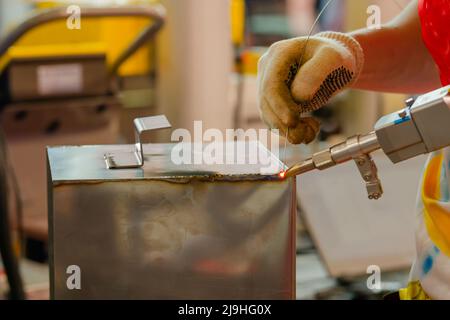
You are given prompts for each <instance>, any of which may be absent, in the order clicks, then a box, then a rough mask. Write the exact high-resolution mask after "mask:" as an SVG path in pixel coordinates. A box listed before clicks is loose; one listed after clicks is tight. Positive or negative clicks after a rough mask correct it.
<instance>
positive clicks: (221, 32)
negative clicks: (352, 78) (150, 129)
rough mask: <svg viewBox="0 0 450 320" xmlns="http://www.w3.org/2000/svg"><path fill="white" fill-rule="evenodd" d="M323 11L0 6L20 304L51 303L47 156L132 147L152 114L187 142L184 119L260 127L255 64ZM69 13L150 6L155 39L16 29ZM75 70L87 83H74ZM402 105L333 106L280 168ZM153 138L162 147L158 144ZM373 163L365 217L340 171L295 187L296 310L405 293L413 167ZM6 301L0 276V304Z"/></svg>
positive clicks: (393, 2)
mask: <svg viewBox="0 0 450 320" xmlns="http://www.w3.org/2000/svg"><path fill="white" fill-rule="evenodd" d="M326 3H327V1H324V0H161V1H157V0H151V1H150V0H149V1H126V0H117V1H108V0H104V1H100V0H92V1H89V0H85V1H75V0H72V1H67V2H66V1H25V0H18V1H7V0H0V49H1V50H0V90H1V91H0V126H1V131H2V139H1V140H2V141H3V143H2V146H1V147H2V149H1V150H0V152H1V153H2V155H3V156H4V162H3V164H4V165H3V168H1V169H2V170H3V171H4V172H5V173H4V175H5V179H6V187H5V189H4V190H7V191H8V193H7V197H6V198H7V199H8V212H9V217H10V219H9V220H10V226H11V228H10V229H12V231H13V232H12V235H13V247H14V255H15V256H17V257H20V265H21V274H22V276H23V279H24V283H25V289H26V294H27V296H28V297H29V298H44V299H45V298H48V265H47V263H48V260H47V259H48V252H47V243H48V227H47V204H46V203H47V195H46V178H47V177H46V164H45V153H44V147H45V146H47V145H83V144H110V143H133V142H134V132H133V126H132V119H134V118H136V117H139V116H148V115H156V114H162V113H163V114H165V115H166V116H167V117H168V119H169V120H170V122H171V123H172V125H173V127H174V128H187V129H190V128H192V125H193V121H194V120H202V121H203V126H204V129H206V128H219V129H222V130H224V129H227V128H244V129H248V128H263V127H264V124H263V123H262V122H261V120H260V117H259V113H258V108H257V96H256V73H257V62H258V59H259V57H260V56H261V55H262V54H263V53H264V51H265V50H266V49H267V47H268V46H270V45H271V44H272V43H273V42H275V41H278V40H282V39H286V38H290V37H296V36H304V35H307V34H308V33H309V32H310V30H311V27H312V25H313V23H314V21H315V19H316V18H317V14H318V13H319V12H320V11H321V9H322V8H323V7H324V6H325V5H326ZM408 3H409V0H383V1H381V0H378V1H375V0H335V1H333V2H332V3H331V4H330V5H329V7H328V8H327V10H325V12H324V14H323V15H322V16H321V17H320V19H319V22H318V24H317V25H316V26H315V28H314V30H313V33H316V32H319V31H322V30H334V31H341V32H346V31H351V30H354V29H358V28H363V27H365V26H366V24H367V19H368V17H369V13H368V12H367V8H368V7H369V6H370V5H377V6H379V7H380V9H381V19H382V22H386V21H389V20H390V19H392V18H393V17H395V16H396V15H398V14H399V13H400V12H401V11H402V9H403V8H404V7H405V6H406V5H407V4H408ZM73 4H79V5H83V6H85V5H88V6H99V7H107V6H112V5H127V4H142V5H149V6H151V5H154V4H161V5H162V6H164V7H165V8H166V11H167V13H166V14H167V17H166V19H165V23H164V26H163V27H162V28H161V29H158V30H151V31H150V32H147V33H146V30H147V28H148V26H149V25H151V24H154V23H155V21H156V20H157V18H155V17H145V16H136V15H134V16H124V17H97V18H94V17H85V18H84V17H81V24H80V29H77V28H75V29H70V28H67V26H66V21H65V20H57V21H40V22H39V23H35V24H30V23H27V21H28V22H29V21H33V20H31V19H32V16H33V15H36V14H37V13H39V12H42V11H43V10H47V9H49V8H55V7H62V8H67V6H68V5H73ZM18 30H19V31H20V32H18ZM24 30H26V32H25V31H24ZM139 36H142V37H141V39H140V40H141V41H139ZM136 37H138V41H137V42H136V43H135V42H134V41H135V39H136ZM133 44H136V46H135V47H133ZM124 57H126V59H125V60H124V59H123V58H124ZM43 61H44V62H45V63H46V64H47V65H58V64H61V63H62V62H64V63H67V64H68V65H69V67H67V68H65V69H62V70H55V69H54V68H53V69H48V70H45V69H42V68H40V65H42V63H43ZM79 64H81V65H82V67H83V68H85V69H84V70H88V72H87V73H84V74H83V76H82V77H81V79H79V78H80V77H79V75H80V73H79V70H78V69H77V67H76V65H79ZM74 66H75V67H74ZM36 70H38V71H36ZM39 70H40V71H39ZM36 72H37V74H38V77H37V79H35V77H34V76H33V75H35V74H36ZM77 75H78V79H75V80H73V79H74V78H73V77H75V78H76V77H77ZM65 76H68V77H69V76H70V77H72V78H71V79H68V80H67V79H66V78H65ZM81 82H82V83H83V86H82V87H83V89H80V83H81ZM405 98H406V95H396V94H382V93H374V92H362V91H354V90H349V91H346V92H344V93H343V94H340V95H339V96H337V97H336V98H334V99H333V100H332V101H330V103H329V104H328V105H327V106H326V107H325V108H323V109H321V110H319V111H316V112H315V114H314V115H315V116H316V117H318V118H319V119H320V120H321V121H322V123H323V126H322V130H321V132H320V135H319V137H318V139H317V141H315V142H314V143H312V144H311V145H309V146H289V145H288V147H287V151H286V152H285V153H282V156H283V159H282V160H284V161H285V162H286V163H287V164H290V163H294V162H295V161H297V160H299V159H303V158H305V157H307V156H308V155H309V154H310V153H311V152H313V151H317V150H319V149H321V148H323V147H324V146H326V145H327V144H331V143H336V142H338V141H341V140H342V139H344V138H345V137H347V136H349V135H352V134H356V133H365V132H369V131H371V130H372V128H373V125H374V123H375V122H376V120H377V119H378V118H380V117H381V116H382V115H384V114H387V113H390V112H394V111H395V110H398V109H399V108H400V107H401V106H402V105H403V101H404V100H405ZM151 139H152V141H162V142H167V141H168V139H169V136H168V135H167V134H166V133H163V134H158V135H155V136H152V137H151ZM282 143H284V142H282ZM379 158H380V159H379V161H380V164H379V166H380V168H379V169H380V172H381V173H380V174H381V177H382V179H385V185H386V186H385V187H386V189H387V192H386V193H387V194H388V195H387V196H386V197H385V198H384V199H383V200H381V201H380V202H377V203H376V204H374V203H369V202H368V201H367V200H366V197H365V195H364V192H365V191H364V190H363V187H362V185H361V182H360V181H359V178H358V176H357V172H356V171H355V170H354V168H352V167H351V166H350V167H348V166H342V167H340V168H336V169H333V170H330V173H329V174H327V175H326V176H324V175H319V174H316V175H314V176H310V175H305V176H304V178H303V177H300V178H299V179H298V180H299V181H298V199H299V207H298V212H299V219H298V239H299V241H298V242H297V243H298V244H297V246H298V248H297V253H298V256H297V298H298V299H333V298H337V299H372V298H379V297H381V296H382V295H383V294H384V293H385V292H388V291H390V290H396V289H398V288H399V287H401V286H404V285H405V284H406V280H407V273H408V267H409V265H410V263H411V261H412V259H413V253H414V247H413V243H414V240H413V228H414V226H413V225H412V216H413V209H414V199H415V193H416V186H417V183H418V179H419V174H420V168H421V165H422V163H423V159H417V160H414V161H413V162H408V164H407V165H405V166H403V167H401V168H398V167H396V168H395V170H394V168H393V167H391V165H390V164H389V162H388V161H386V160H385V159H384V158H383V156H382V155H380V156H379ZM390 190H392V192H389V191H390ZM389 194H391V195H389ZM370 265H378V266H380V267H381V269H382V270H383V278H382V280H383V286H382V289H380V290H377V291H373V290H369V289H368V288H367V286H366V279H367V276H368V275H367V272H366V271H367V267H368V266H370ZM8 288H9V287H8V284H7V281H6V276H5V272H3V271H2V268H1V267H0V292H1V293H2V294H3V297H6V296H7V293H8V290H9V289H8Z"/></svg>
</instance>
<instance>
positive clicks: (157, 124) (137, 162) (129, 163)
mask: <svg viewBox="0 0 450 320" xmlns="http://www.w3.org/2000/svg"><path fill="white" fill-rule="evenodd" d="M133 123H134V129H135V131H134V133H135V141H136V142H135V144H134V147H135V150H134V151H133V152H114V153H107V154H105V155H104V158H105V161H106V166H107V167H108V169H130V168H141V167H142V166H143V165H144V151H143V148H142V142H141V134H142V133H143V132H148V131H152V130H157V129H167V128H171V127H172V126H171V125H170V123H169V121H168V120H167V118H166V116H164V115H160V116H154V117H145V118H136V119H134V121H133Z"/></svg>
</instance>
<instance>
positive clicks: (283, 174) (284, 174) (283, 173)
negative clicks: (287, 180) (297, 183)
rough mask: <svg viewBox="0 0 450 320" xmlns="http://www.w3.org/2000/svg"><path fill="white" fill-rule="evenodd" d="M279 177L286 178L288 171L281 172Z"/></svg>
mask: <svg viewBox="0 0 450 320" xmlns="http://www.w3.org/2000/svg"><path fill="white" fill-rule="evenodd" d="M278 176H279V177H280V178H281V179H284V177H285V176H286V171H281V172H280V173H279V174H278Z"/></svg>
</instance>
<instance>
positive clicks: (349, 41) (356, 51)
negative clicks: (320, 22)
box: [316, 31, 364, 83]
mask: <svg viewBox="0 0 450 320" xmlns="http://www.w3.org/2000/svg"><path fill="white" fill-rule="evenodd" d="M316 37H322V38H327V39H331V40H335V41H338V42H339V43H341V44H342V45H344V46H345V47H346V48H347V49H349V50H350V51H351V52H352V53H353V56H354V57H355V63H356V70H355V77H354V79H353V81H352V83H354V82H356V81H357V80H358V78H359V75H360V74H361V72H362V69H363V67H364V51H363V49H362V47H361V45H360V44H359V42H358V41H357V40H356V39H355V38H354V37H352V36H351V35H349V34H347V33H342V32H333V31H326V32H321V33H318V34H317V35H316Z"/></svg>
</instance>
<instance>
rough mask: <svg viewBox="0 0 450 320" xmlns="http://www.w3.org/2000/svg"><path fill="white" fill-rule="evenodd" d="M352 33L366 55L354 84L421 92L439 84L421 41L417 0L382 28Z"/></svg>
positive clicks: (374, 88) (396, 90) (390, 89)
mask: <svg viewBox="0 0 450 320" xmlns="http://www.w3.org/2000/svg"><path fill="white" fill-rule="evenodd" d="M351 35H352V36H353V37H354V38H355V39H356V40H357V41H358V42H359V44H360V45H361V47H362V48H363V51H364V56H365V63H364V67H363V70H362V72H361V74H360V76H359V78H358V81H357V82H356V83H355V84H354V85H353V87H355V88H359V89H367V90H378V91H388V92H406V93H421V92H426V91H429V90H432V89H434V88H437V87H439V86H440V81H439V73H438V70H437V67H436V65H435V63H434V61H433V58H432V57H431V55H430V53H429V51H428V50H427V48H426V47H425V44H424V43H423V41H422V35H421V25H420V20H419V14H418V10H417V0H416V1H413V2H412V3H411V4H410V5H409V6H408V7H407V8H406V9H405V10H404V11H403V12H402V13H401V14H400V15H399V16H398V17H397V18H395V19H394V20H393V21H391V22H390V23H388V24H386V25H384V26H382V28H381V29H375V30H368V29H362V30H358V31H355V32H352V33H351Z"/></svg>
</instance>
